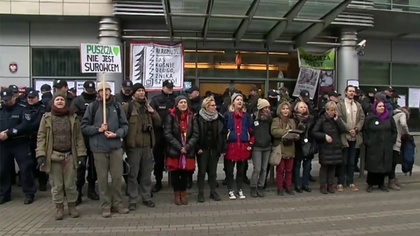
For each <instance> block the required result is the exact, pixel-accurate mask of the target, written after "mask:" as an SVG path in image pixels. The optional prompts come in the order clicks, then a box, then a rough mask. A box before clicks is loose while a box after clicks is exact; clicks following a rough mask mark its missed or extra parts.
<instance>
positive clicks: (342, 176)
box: [338, 141, 357, 186]
mask: <svg viewBox="0 0 420 236" xmlns="http://www.w3.org/2000/svg"><path fill="white" fill-rule="evenodd" d="M348 144H349V147H347V148H344V149H343V156H344V164H343V165H341V168H340V172H339V175H338V184H342V185H345V186H349V185H350V184H354V163H355V161H356V154H357V149H356V141H348Z"/></svg>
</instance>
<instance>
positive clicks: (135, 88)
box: [131, 83, 146, 93]
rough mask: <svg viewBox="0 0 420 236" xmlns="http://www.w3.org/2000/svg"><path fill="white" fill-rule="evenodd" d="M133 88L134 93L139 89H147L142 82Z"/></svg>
mask: <svg viewBox="0 0 420 236" xmlns="http://www.w3.org/2000/svg"><path fill="white" fill-rule="evenodd" d="M131 88H132V89H133V93H135V92H137V90H139V89H143V90H146V89H145V88H144V86H143V84H141V83H135V84H134V85H133V86H132V87H131Z"/></svg>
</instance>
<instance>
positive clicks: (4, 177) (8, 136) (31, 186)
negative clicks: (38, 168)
mask: <svg viewBox="0 0 420 236" xmlns="http://www.w3.org/2000/svg"><path fill="white" fill-rule="evenodd" d="M1 98H2V100H3V102H2V103H1V108H0V204H4V203H6V202H8V201H10V200H11V192H12V185H11V183H12V180H11V173H10V172H11V171H13V170H10V168H9V167H10V166H11V163H13V162H14V160H16V162H17V163H18V165H19V169H20V173H21V180H22V188H23V193H24V194H25V200H24V204H31V203H33V202H34V199H35V193H36V186H35V183H34V179H33V174H32V167H33V165H34V163H33V160H32V159H31V158H30V155H31V153H30V149H29V146H30V142H29V132H30V123H31V120H30V117H28V116H25V109H26V107H25V106H24V105H22V104H19V103H17V102H16V99H17V97H16V96H14V94H13V91H12V89H5V90H2V91H1Z"/></svg>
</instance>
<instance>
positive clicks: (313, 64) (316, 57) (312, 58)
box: [298, 48, 336, 70]
mask: <svg viewBox="0 0 420 236" xmlns="http://www.w3.org/2000/svg"><path fill="white" fill-rule="evenodd" d="M335 54H336V50H335V48H333V49H330V50H328V51H326V52H325V53H310V52H307V51H305V50H304V49H302V48H299V49H298V56H299V67H305V68H312V69H317V70H334V69H335Z"/></svg>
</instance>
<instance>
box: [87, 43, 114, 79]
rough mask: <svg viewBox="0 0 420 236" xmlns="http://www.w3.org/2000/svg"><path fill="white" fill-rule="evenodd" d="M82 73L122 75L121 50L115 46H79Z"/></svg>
mask: <svg viewBox="0 0 420 236" xmlns="http://www.w3.org/2000/svg"><path fill="white" fill-rule="evenodd" d="M80 61H81V71H82V73H98V72H103V73H122V65H121V50H120V46H117V45H100V44H86V43H82V44H81V45H80Z"/></svg>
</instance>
